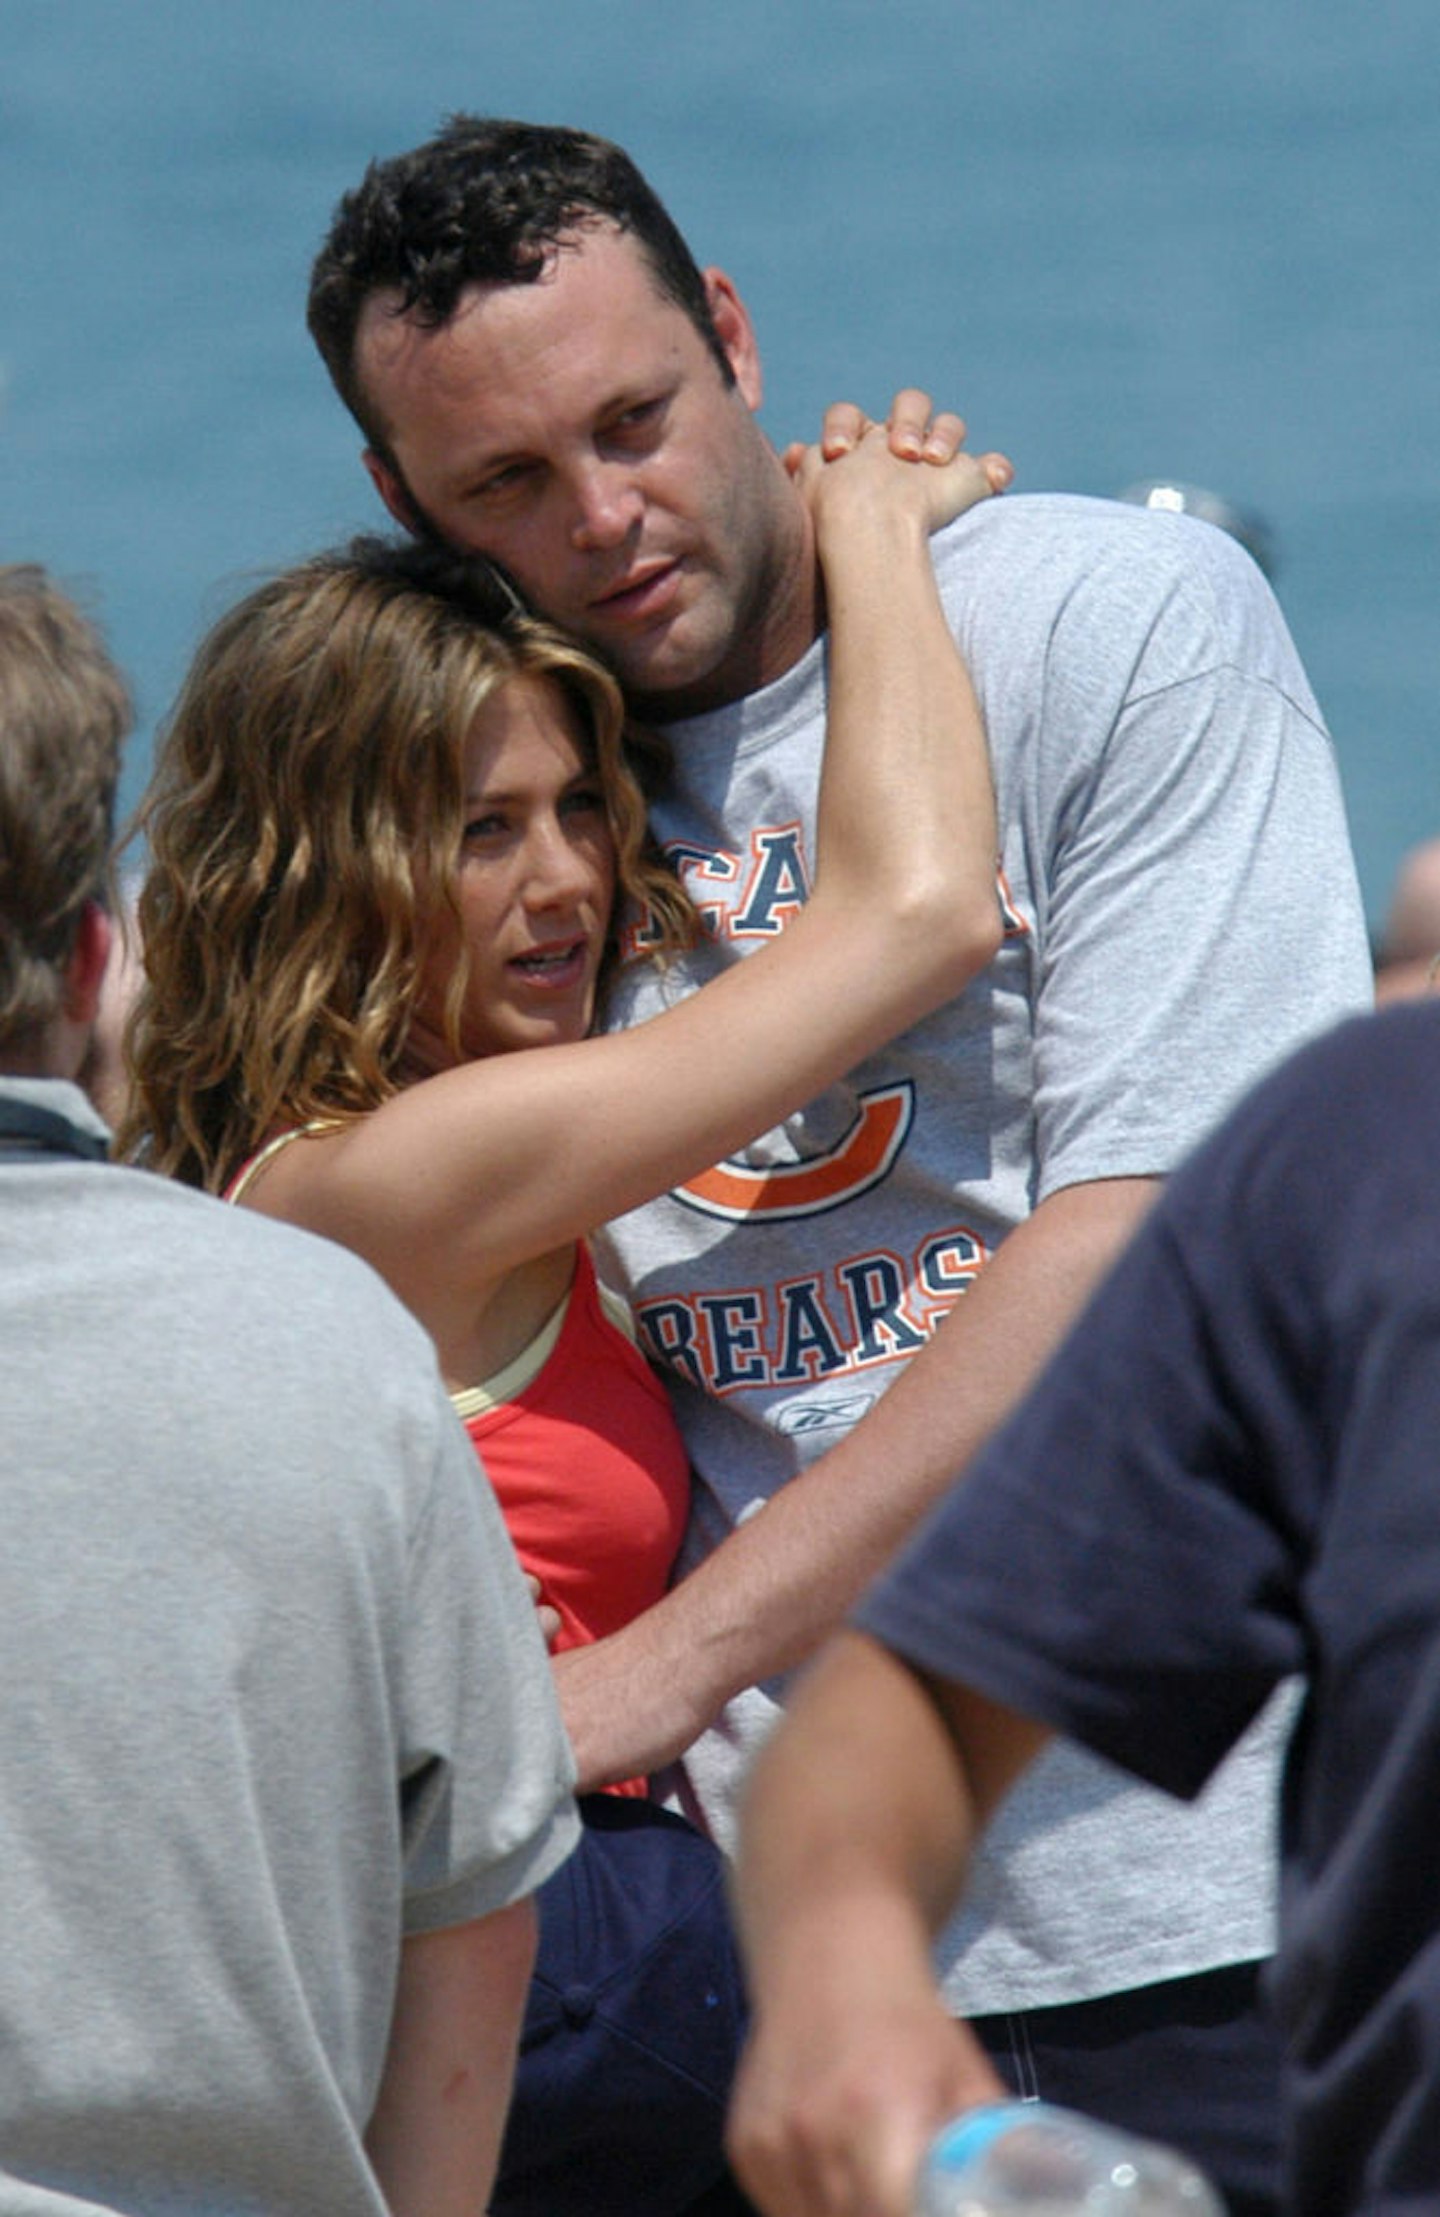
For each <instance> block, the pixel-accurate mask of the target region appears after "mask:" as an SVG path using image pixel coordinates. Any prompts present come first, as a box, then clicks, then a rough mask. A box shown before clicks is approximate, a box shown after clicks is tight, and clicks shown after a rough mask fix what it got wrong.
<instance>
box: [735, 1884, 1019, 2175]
mask: <svg viewBox="0 0 1440 2217" xmlns="http://www.w3.org/2000/svg"><path fill="white" fill-rule="evenodd" d="M891 1921H892V1919H891V1916H890V1912H889V1911H888V1910H887V1909H886V1907H885V1906H884V1905H883V1904H881V1905H876V1909H875V1913H874V1915H873V1916H872V1915H870V1914H868V1913H867V1911H866V1909H865V1908H864V1907H862V1906H861V1905H859V1904H850V1905H847V1908H846V1912H845V1916H844V1919H843V1928H840V1929H836V1928H832V1931H831V1933H830V1934H829V1935H827V1936H826V1944H825V1945H823V1946H820V1947H817V1948H816V1949H815V1950H813V1951H810V1952H808V1953H806V1955H805V1958H804V1960H805V1964H806V1982H807V1983H806V1991H805V1992H804V1994H803V1997H801V1996H797V1997H796V2006H795V2007H793V2008H784V2007H781V2008H779V2009H777V2010H775V2011H772V2012H767V2014H766V2015H765V2016H763V2017H762V2018H761V2019H760V2021H759V2023H758V2025H757V2027H756V2029H755V2031H754V2033H753V2035H752V2039H751V2043H750V2046H749V2047H748V2048H747V2050H746V2053H745V2056H744V2059H743V2062H742V2064H741V2068H740V2072H739V2075H738V2077H737V2079H736V2083H735V2092H734V2095H733V2097H732V2102H731V2110H730V2122H729V2126H728V2129H727V2134H726V2143H727V2148H728V2151H729V2155H730V2160H731V2162H732V2164H733V2165H734V2167H735V2170H736V2172H737V2174H738V2175H739V2178H740V2180H741V2183H742V2184H743V2186H744V2188H745V2191H746V2192H747V2194H749V2195H750V2197H751V2199H752V2200H753V2201H755V2202H757V2203H758V2204H759V2206H760V2208H761V2209H762V2210H765V2211H766V2212H767V2213H768V2217H910V2212H911V2210H912V2208H913V2205H914V2191H915V2177H916V2173H917V2171H918V2170H919V2167H920V2163H921V2160H922V2158H923V2156H924V2154H925V2150H926V2148H927V2147H928V2145H929V2143H930V2141H931V2139H932V2138H933V2136H934V2134H935V2133H936V2132H938V2131H939V2129H940V2127H941V2126H942V2125H943V2124H944V2123H945V2122H946V2120H947V2119H948V2118H950V2117H952V2116H954V2115H955V2113H956V2112H957V2111H958V2110H961V2109H965V2108H968V2107H970V2106H971V2105H972V2104H974V2103H976V2102H984V2101H996V2100H1002V2099H1004V2098H1005V2089H1004V2088H1003V2087H1002V2085H1001V2083H1000V2081H999V2079H998V2078H997V2077H996V2076H995V2074H994V2072H993V2071H992V2070H991V2068H990V2065H989V2063H988V2061H987V2060H986V2058H985V2057H984V2055H983V2054H982V2053H981V2051H980V2049H979V2048H978V2047H977V2046H976V2044H975V2043H974V2041H973V2040H972V2038H971V2036H970V2034H969V2032H968V2030H967V2029H966V2027H965V2026H964V2025H961V2024H957V2023H956V2022H955V2021H954V2019H953V2018H952V2017H951V2016H950V2014H949V2012H948V2011H947V2009H946V2008H945V2006H944V2004H943V2002H942V2001H941V1999H940V1997H939V1994H938V1993H937V1992H936V1989H935V1985H934V1982H933V1980H932V1979H931V1978H930V1977H929V1976H928V1974H927V1968H926V1964H925V1960H924V1957H923V1955H921V1956H919V1957H918V1958H917V1959H916V1960H915V1962H914V1964H913V1966H912V1967H911V1968H910V1971H909V1975H908V1976H905V1975H902V1973H901V1972H900V1970H899V1968H898V1965H897V1957H896V1942H897V1939H898V1941H899V1943H900V1944H901V1945H903V1946H904V1947H905V1951H906V1952H905V1961H906V1962H907V1964H910V1959H911V1956H912V1954H913V1939H912V1938H911V1936H910V1935H908V1934H902V1935H897V1934H895V1933H894V1932H892V1931H891V1930H890V1929H889V1926H890V1923H891ZM837 1942H838V1949H839V1950H843V1951H844V1952H843V1959H842V1958H841V1957H840V1955H839V1954H838V1951H837V1952H836V1953H831V1952H829V1951H830V1950H831V1949H835V1948H836V1946H837ZM832 1972H833V1973H834V1974H835V1976H834V1980H833V1983H829V1984H827V1982H826V1981H827V1975H828V1974H829V1973H832Z"/></svg>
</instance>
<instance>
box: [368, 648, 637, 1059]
mask: <svg viewBox="0 0 1440 2217" xmlns="http://www.w3.org/2000/svg"><path fill="white" fill-rule="evenodd" d="M464 779H465V786H464V825H465V830H464V843H463V846H462V848H461V855H460V867H459V872H458V876H457V880H456V898H457V901H458V905H459V910H460V930H461V934H462V937H463V940H464V944H465V948H466V951H467V953H468V955H469V958H470V977H469V983H468V986H467V989H466V993H465V1000H464V1004H463V1010H462V1014H461V1021H460V1038H461V1045H462V1047H463V1050H464V1053H465V1056H466V1058H467V1059H475V1058H478V1057H479V1056H482V1055H498V1054H506V1053H508V1052H509V1051H510V1050H511V1049H512V1048H515V1047H549V1046H556V1045H559V1044H560V1043H562V1042H563V1041H566V1040H574V1039H583V1038H584V1037H585V1035H586V1033H587V1032H588V1030H589V1029H590V1023H591V1019H592V1017H593V1015H594V1012H595V988H596V981H597V979H598V977H599V972H600V961H601V956H602V954H603V952H604V947H605V935H606V932H607V930H608V928H609V923H610V911H611V908H612V906H613V904H614V898H615V847H614V841H613V840H612V838H611V834H610V826H609V823H608V820H607V818H606V814H605V805H604V800H603V798H602V792H601V786H600V780H599V776H598V774H597V773H596V771H595V770H594V769H593V768H592V766H591V763H590V760H589V756H588V752H587V749H586V746H585V742H584V735H583V732H582V727H581V723H580V719H579V716H578V714H577V712H576V710H575V709H574V707H573V706H572V705H571V702H570V700H569V699H568V697H567V695H566V694H565V692H564V691H563V690H562V688H561V687H560V686H559V685H558V684H555V683H553V682H552V681H550V680H548V679H545V678H538V677H517V678H511V679H509V680H507V682H506V683H505V684H504V685H502V686H500V687H498V688H497V690H496V691H495V692H494V693H492V694H491V695H490V697H489V699H488V700H487V701H486V703H485V705H484V707H483V708H482V709H481V711H480V713H479V715H478V716H477V717H476V719H475V722H474V724H473V725H472V727H471V730H470V736H469V739H468V740H467V742H466V746H465V759H464ZM452 947H453V942H449V941H448V940H447V943H446V944H445V945H444V946H443V947H439V948H437V950H436V952H435V953H434V954H433V955H432V956H431V958H430V959H429V961H428V962H427V964H426V970H425V982H424V987H423V991H422V996H421V1007H420V1012H419V1014H420V1021H419V1024H418V1025H417V1027H416V1032H415V1034H413V1035H412V1042H411V1044H412V1051H415V1052H416V1053H417V1054H418V1055H419V1057H420V1058H421V1059H423V1060H426V1061H428V1062H429V1065H430V1067H432V1068H433V1067H436V1066H437V1063H438V1061H440V1060H448V1059H449V1057H448V1056H445V1055H442V1054H440V1052H439V1042H440V1040H441V1039H442V1038H443V1036H444V1015H443V1012H444V1006H445V994H446V989H447V987H448V985H449V983H450V979H451V975H452V969H453V955H452V952H451V949H452ZM427 1050H428V1052H427Z"/></svg>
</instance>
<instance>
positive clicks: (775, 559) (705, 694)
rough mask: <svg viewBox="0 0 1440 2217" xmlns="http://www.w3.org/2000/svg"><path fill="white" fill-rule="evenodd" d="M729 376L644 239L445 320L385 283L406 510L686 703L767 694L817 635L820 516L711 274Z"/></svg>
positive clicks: (366, 365)
mask: <svg viewBox="0 0 1440 2217" xmlns="http://www.w3.org/2000/svg"><path fill="white" fill-rule="evenodd" d="M707 283H708V284H709V286H710V289H711V296H712V301H713V304H714V307H715V313H716V321H717V328H718V329H719V331H720V335H721V339H722V343H723V344H724V346H725V350H726V354H727V356H728V358H729V359H730V361H731V363H732V365H733V367H734V369H735V373H736V383H735V384H734V385H733V386H730V385H727V384H726V383H725V381H724V379H723V377H722V376H721V372H720V367H719V364H718V363H717V362H716V360H715V357H714V355H713V353H712V352H711V350H710V348H709V347H708V346H707V344H706V342H705V340H704V339H703V338H702V336H701V335H700V333H699V332H698V331H697V330H696V328H695V326H694V324H692V323H691V321H690V319H689V317H688V316H687V315H686V314H685V313H684V311H683V310H682V309H680V308H679V307H677V306H676V304H675V303H674V301H672V300H670V299H669V298H668V297H666V296H665V295H664V294H662V293H661V292H660V291H659V290H658V288H657V285H656V281H655V279H654V277H653V275H652V273H651V271H650V268H649V265H648V264H647V262H646V261H645V259H644V256H643V254H642V252H641V250H640V249H639V248H638V247H637V246H636V245H635V243H634V242H633V240H631V239H629V238H627V237H626V236H624V235H623V234H621V233H620V232H618V231H615V230H613V229H610V228H605V229H599V230H592V231H584V232H581V233H578V234H577V235H576V237H575V239H574V241H573V242H572V243H567V244H566V245H565V246H563V247H562V248H561V249H559V250H558V251H557V252H555V253H553V254H552V256H551V258H550V261H549V263H548V265H547V267H546V269H545V271H544V274H543V275H542V276H541V277H540V278H539V279H538V280H537V282H535V283H534V284H527V285H490V284H487V285H476V286H473V287H471V288H470V289H469V290H468V291H467V292H466V293H464V294H463V295H462V297H461V300H460V304H459V306H458V308H457V310H456V313H455V314H454V316H453V317H452V318H451V319H450V321H449V322H448V323H446V324H445V325H443V326H442V327H441V328H439V329H438V330H435V329H428V330H427V329H426V328H425V327H424V326H423V325H422V324H419V323H417V322H415V321H414V320H413V319H411V318H409V317H404V316H397V315H396V313H395V308H396V297H395V296H394V295H393V294H381V295H378V296H377V297H376V298H375V299H374V300H372V301H371V302H370V303H369V304H368V305H367V307H366V309H365V312H364V316H363V317H362V320H361V325H360V332H359V344H358V366H359V369H360V374H361V378H362V381H363V383H364V385H365V388H366V392H367V395H368V396H369V398H370V400H371V402H372V404H373V405H374V407H375V408H376V410H377V413H378V414H379V416H380V418H381V419H382V421H383V422H384V424H385V427H386V432H387V436H388V441H389V446H390V451H391V454H392V456H393V458H394V461H395V463H396V464H397V465H398V475H397V474H396V473H395V472H394V471H392V470H390V469H389V468H388V467H387V466H386V464H385V463H384V462H383V461H381V460H380V458H379V457H377V456H375V455H373V454H372V455H368V456H367V457H366V461H367V466H368V467H369V469H370V471H371V475H372V476H373V477H374V479H375V482H376V484H377V485H378V487H379V489H380V492H381V494H382V497H383V498H384V499H385V501H386V503H387V505H388V506H389V507H390V509H391V511H392V513H393V514H395V515H396V516H397V517H399V519H400V520H401V521H402V522H408V521H410V520H411V519H412V518H413V516H414V514H415V512H416V511H417V510H419V511H420V512H421V513H422V514H423V515H424V516H425V517H426V518H428V520H429V522H430V524H431V525H432V527H433V528H434V529H435V530H436V531H438V532H439V533H440V535H441V536H442V537H443V538H445V539H446V540H448V541H449V542H450V543H451V544H452V545H454V546H457V547H463V548H467V549H473V550H474V551H476V552H478V553H482V554H488V555H491V556H493V557H494V559H495V560H496V561H498V562H501V563H503V564H504V566H505V568H506V569H507V570H509V572H510V573H511V575H512V576H513V577H514V578H515V580H516V582H517V583H518V585H519V586H520V588H521V590H522V591H523V592H524V593H525V594H526V596H527V598H528V599H529V600H530V601H531V602H532V603H533V604H534V606H535V607H537V608H538V609H540V610H541V611H542V612H543V613H544V614H545V615H547V616H550V617H552V618H553V619H554V620H555V621H556V622H557V623H560V624H563V625H564V626H566V628H567V629H569V630H571V631H574V632H576V633H578V634H579V635H580V636H581V637H582V638H584V639H586V640H588V641H589V642H590V643H591V644H592V645H593V646H594V647H595V648H596V649H598V651H599V652H600V653H601V654H602V655H603V656H604V657H605V658H606V659H607V660H608V661H609V662H610V664H611V665H612V667H613V668H614V669H615V670H616V671H617V672H618V673H619V675H620V677H621V680H622V682H623V683H624V684H625V686H626V687H627V689H628V690H629V691H630V693H631V694H632V695H633V696H636V697H638V698H641V699H648V700H652V701H653V702H654V704H655V706H656V708H657V709H659V710H661V711H663V712H664V713H666V714H670V715H675V714H681V713H687V712H690V711H692V710H694V709H698V708H702V707H710V706H714V705H717V704H718V703H719V702H721V701H725V700H731V699H735V698H738V697H739V696H740V695H741V694H744V693H747V692H750V691H753V690H754V689H755V687H756V686H757V685H759V684H763V683H765V682H766V681H767V680H768V679H769V678H771V677H774V676H777V675H779V673H780V672H781V671H782V670H784V669H787V668H788V667H789V666H790V664H791V663H792V662H794V661H795V660H796V659H797V658H798V656H799V655H800V654H801V653H803V652H804V650H805V648H806V647H807V646H808V645H809V642H810V639H811V637H812V636H813V631H814V608H813V599H812V589H813V564H812V560H811V553H810V538H809V526H808V519H807V517H806V515H805V512H804V510H803V508H802V506H801V504H800V502H799V501H798V499H797V498H796V496H795V494H794V492H793V489H792V488H791V486H790V484H789V481H788V479H787V478H786V476H785V474H784V472H783V470H782V469H781V467H780V465H779V462H778V460H777V458H776V456H775V454H774V452H773V450H772V449H771V447H770V446H769V445H768V444H767V442H766V441H765V439H764V438H763V436H762V435H761V432H760V430H759V427H758V425H757V424H756V422H755V419H754V415H753V413H752V411H753V410H754V408H756V407H757V406H758V404H759V399H760V378H759V365H758V360H757V357H756V353H755V346H754V340H753V336H752V334H751V331H750V326H749V321H748V318H747V317H746V315H745V311H744V309H743V308H742V307H741V305H740V302H739V301H738V299H737V298H736V296H735V294H734V292H733V290H732V289H731V288H730V286H729V285H728V282H727V281H726V280H725V279H724V278H723V277H721V276H720V274H719V273H718V272H712V273H710V275H709V276H708V277H707Z"/></svg>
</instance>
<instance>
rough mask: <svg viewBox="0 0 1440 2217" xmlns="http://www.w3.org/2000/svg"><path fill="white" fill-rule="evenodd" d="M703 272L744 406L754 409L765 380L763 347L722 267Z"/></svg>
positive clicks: (747, 313)
mask: <svg viewBox="0 0 1440 2217" xmlns="http://www.w3.org/2000/svg"><path fill="white" fill-rule="evenodd" d="M701 274H702V276H703V277H704V280H705V298H706V300H707V301H708V303H709V307H710V319H711V321H712V322H713V324H714V326H715V329H716V330H717V331H718V332H719V334H720V344H721V345H722V346H723V347H724V349H725V355H726V359H727V360H728V362H729V364H730V367H731V368H732V369H733V370H734V372H735V382H736V384H737V385H738V386H739V388H740V393H741V396H742V398H743V399H744V402H745V405H746V407H747V408H749V409H750V410H752V412H753V411H754V410H755V409H757V408H758V407H759V406H760V401H761V397H762V382H761V377H760V349H759V346H758V345H757V344H756V340H755V327H754V325H753V324H752V323H751V321H750V311H749V310H748V308H747V307H746V306H745V303H744V301H743V300H742V299H741V298H740V295H739V293H737V292H736V290H735V287H734V286H733V285H732V284H731V282H730V279H729V278H728V277H727V276H726V275H725V272H724V270H723V269H707V270H704V271H702V272H701Z"/></svg>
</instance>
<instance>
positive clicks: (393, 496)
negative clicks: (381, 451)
mask: <svg viewBox="0 0 1440 2217" xmlns="http://www.w3.org/2000/svg"><path fill="white" fill-rule="evenodd" d="M360 459H361V461H362V462H363V463H364V464H365V467H366V470H367V471H368V472H369V476H370V482H371V484H372V485H373V486H374V488H375V490H376V492H377V493H378V494H379V495H380V498H381V499H382V500H383V501H384V503H385V506H386V507H387V508H388V509H389V511H390V513H391V515H392V516H393V517H394V518H395V521H396V523H398V524H399V526H400V528H401V530H402V531H409V532H411V533H413V534H414V535H416V536H417V537H418V536H419V532H420V519H419V517H418V516H417V515H416V513H415V503H414V501H413V500H412V499H411V498H410V495H409V493H408V491H407V490H406V486H405V480H404V479H403V478H402V477H401V475H400V473H399V472H398V470H394V469H392V468H391V467H390V464H389V463H388V462H386V461H385V460H383V459H382V457H381V456H380V455H378V454H377V453H376V452H375V449H374V448H373V447H369V446H367V447H366V449H365V452H364V453H363V454H362V455H361V457H360Z"/></svg>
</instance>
